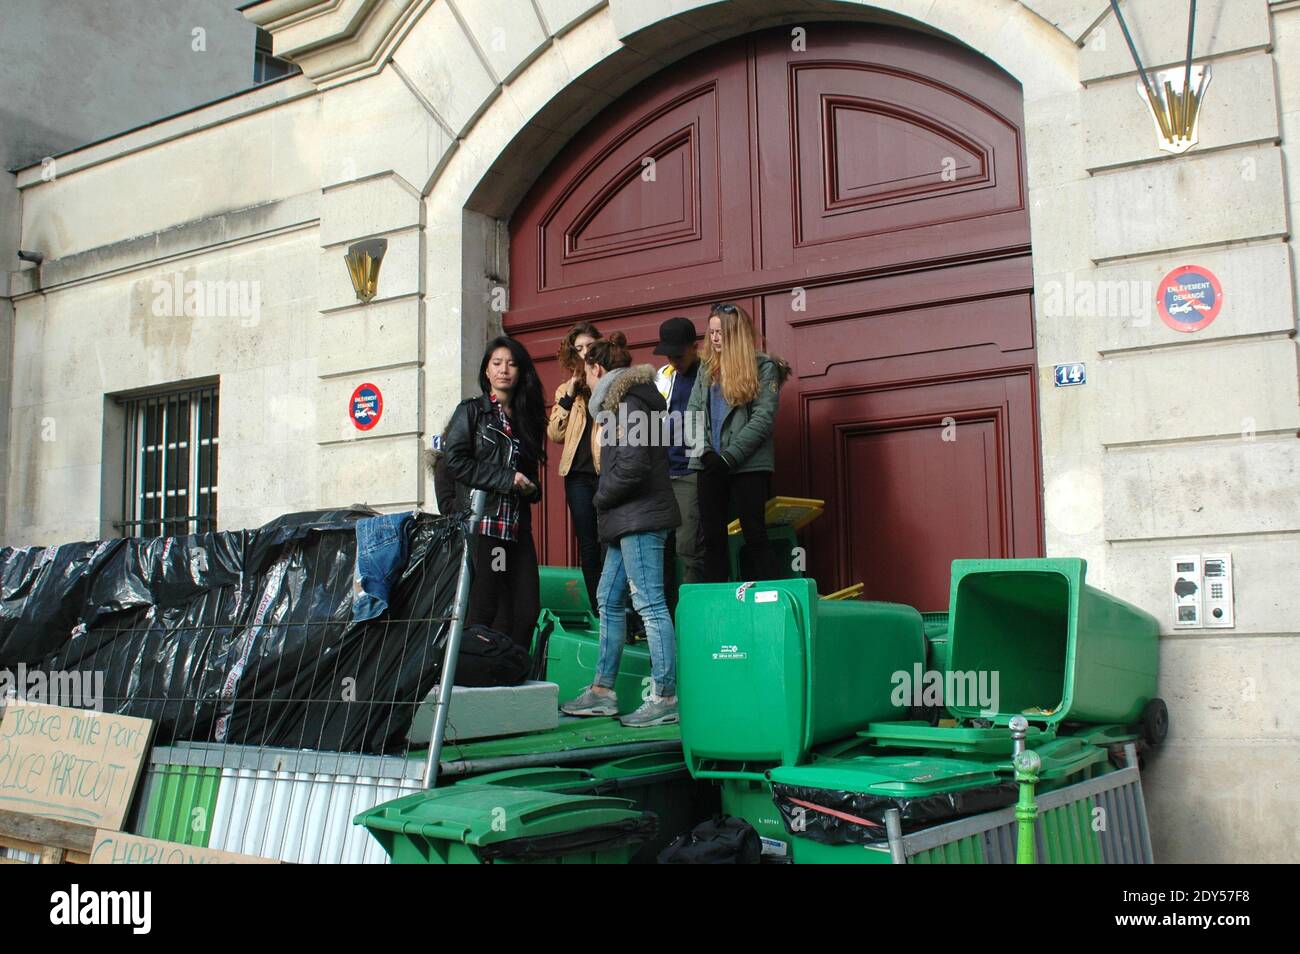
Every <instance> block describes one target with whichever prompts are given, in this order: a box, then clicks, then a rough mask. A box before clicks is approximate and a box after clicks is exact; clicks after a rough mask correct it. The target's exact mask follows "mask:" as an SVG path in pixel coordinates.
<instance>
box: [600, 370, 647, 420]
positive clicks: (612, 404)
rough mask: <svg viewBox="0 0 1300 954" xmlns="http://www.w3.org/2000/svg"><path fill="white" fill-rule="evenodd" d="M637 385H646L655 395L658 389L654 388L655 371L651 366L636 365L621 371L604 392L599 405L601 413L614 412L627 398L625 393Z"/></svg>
mask: <svg viewBox="0 0 1300 954" xmlns="http://www.w3.org/2000/svg"><path fill="white" fill-rule="evenodd" d="M638 384H648V385H649V386H650V387H652V388H654V391H655V393H656V394H658V393H659V389H658V388H656V387H655V369H654V365H652V364H638V365H634V366H632V367H630V368H624V369H622V373H621V374H620V375H619V376H618V377H617V378H616V379H615V380H614V381H613V382H612V383H611V384H610V385H609V387H608V388H607V389H606V390H605V394H604V398H603V400H602V401H601V403H600V409H601V410H602V411H616V410H618V406H619V405H620V404H622V403H623V399H624V398H625V397H627V392H628V391H631V390H632V389H633V388H634V387H636V386H637V385H638Z"/></svg>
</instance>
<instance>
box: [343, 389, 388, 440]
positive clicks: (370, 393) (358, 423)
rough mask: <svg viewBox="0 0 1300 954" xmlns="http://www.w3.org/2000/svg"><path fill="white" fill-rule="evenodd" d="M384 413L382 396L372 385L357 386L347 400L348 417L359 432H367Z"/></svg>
mask: <svg viewBox="0 0 1300 954" xmlns="http://www.w3.org/2000/svg"><path fill="white" fill-rule="evenodd" d="M383 413H384V396H383V395H382V394H380V393H379V388H377V387H375V386H374V385H373V384H359V385H357V389H356V390H355V391H353V392H352V397H351V398H350V399H349V400H348V417H350V418H352V423H353V425H354V426H355V427H356V429H357V430H359V431H368V430H370V429H371V428H372V427H374V426H375V425H376V424H378V423H379V418H380V416H381V415H382V414H383Z"/></svg>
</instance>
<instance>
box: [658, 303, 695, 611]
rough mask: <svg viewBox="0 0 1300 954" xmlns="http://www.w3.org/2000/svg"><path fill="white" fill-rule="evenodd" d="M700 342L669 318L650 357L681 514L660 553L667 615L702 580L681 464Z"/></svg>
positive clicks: (688, 483) (689, 477)
mask: <svg viewBox="0 0 1300 954" xmlns="http://www.w3.org/2000/svg"><path fill="white" fill-rule="evenodd" d="M699 340H700V336H699V334H698V333H697V332H696V331H695V324H694V322H692V321H691V320H690V319H689V318H683V317H680V316H678V317H676V318H669V319H668V320H667V321H665V322H664V323H663V324H662V325H660V326H659V344H658V345H657V346H656V347H655V352H654V353H655V354H661V355H663V356H664V357H666V358H667V359H668V363H667V364H666V365H664V366H663V367H662V368H660V369H659V371H658V373H657V374H656V375H655V386H656V387H658V388H659V393H660V394H662V395H663V398H664V401H665V402H666V403H667V404H668V413H669V420H670V421H674V422H676V425H675V426H674V427H673V429H672V431H671V434H672V437H673V443H672V444H670V445H669V447H668V476H669V477H671V478H672V486H673V495H674V496H675V497H676V498H677V508H678V509H679V510H680V511H681V512H682V525H681V526H680V527H678V528H677V529H676V530H675V531H673V532H672V533H671V534H670V535H669V538H668V545H667V546H666V547H665V548H664V558H665V561H666V565H665V574H664V580H665V581H668V587H667V590H668V609H669V612H671V613H675V612H676V611H677V589H678V587H679V586H681V584H683V583H699V582H702V581H703V580H704V540H703V537H702V535H701V532H700V504H699V494H698V491H697V486H696V485H697V482H698V480H699V477H698V475H697V472H696V471H693V470H691V468H690V463H689V461H688V459H687V447H688V445H687V441H686V434H685V427H684V423H685V421H686V404H687V402H688V401H690V399H691V390H692V389H693V388H694V387H695V375H696V374H697V373H698V372H699V370H700V358H699V353H698V351H697V350H696V343H697V342H698V341H699ZM679 556H680V557H681V558H682V565H683V570H684V572H683V576H682V579H680V580H679V579H677V578H676V577H677V574H676V572H675V571H676V567H677V559H676V558H677V557H679Z"/></svg>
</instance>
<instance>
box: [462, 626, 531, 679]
mask: <svg viewBox="0 0 1300 954" xmlns="http://www.w3.org/2000/svg"><path fill="white" fill-rule="evenodd" d="M532 666H533V657H532V656H530V655H529V654H528V653H527V652H526V651H525V650H524V648H523V647H522V646H520V645H519V644H518V643H516V642H515V641H514V640H513V639H511V638H510V637H509V636H507V635H506V634H505V633H503V632H500V631H499V630H495V629H492V628H491V627H488V626H483V625H477V626H471V627H470V628H469V629H467V630H465V632H464V633H462V634H461V637H460V652H459V653H458V654H457V656H456V685H458V686H518V685H520V684H521V683H523V682H525V681H526V680H527V679H528V675H529V671H530V670H531V669H532Z"/></svg>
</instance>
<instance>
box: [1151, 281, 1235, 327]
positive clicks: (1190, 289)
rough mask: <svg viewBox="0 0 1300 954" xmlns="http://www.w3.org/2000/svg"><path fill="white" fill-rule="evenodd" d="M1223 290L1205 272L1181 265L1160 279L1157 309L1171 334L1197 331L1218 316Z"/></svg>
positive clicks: (1221, 304) (1157, 292)
mask: <svg viewBox="0 0 1300 954" xmlns="http://www.w3.org/2000/svg"><path fill="white" fill-rule="evenodd" d="M1222 306H1223V286H1222V285H1220V284H1219V280H1218V279H1217V278H1215V276H1214V273H1213V272H1212V271H1210V270H1209V269H1208V268H1202V267H1201V266H1199V265H1183V266H1182V267H1180V268H1175V269H1174V270H1173V271H1172V272H1170V273H1169V274H1168V275H1166V276H1165V277H1164V278H1162V279H1160V287H1159V288H1158V289H1157V290H1156V307H1157V308H1158V309H1159V310H1160V318H1161V320H1162V321H1164V323H1165V324H1167V325H1168V326H1169V327H1170V328H1173V329H1174V331H1187V332H1191V331H1200V330H1201V329H1202V328H1204V327H1205V326H1206V325H1208V324H1209V323H1210V322H1212V321H1213V320H1214V319H1215V318H1217V317H1218V316H1219V309H1220V308H1221V307H1222Z"/></svg>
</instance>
